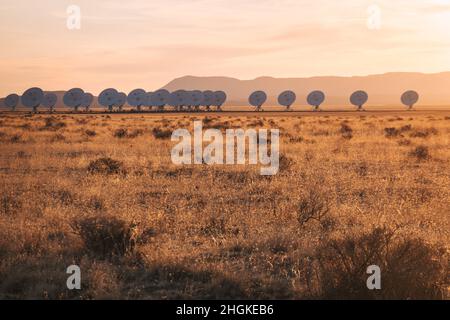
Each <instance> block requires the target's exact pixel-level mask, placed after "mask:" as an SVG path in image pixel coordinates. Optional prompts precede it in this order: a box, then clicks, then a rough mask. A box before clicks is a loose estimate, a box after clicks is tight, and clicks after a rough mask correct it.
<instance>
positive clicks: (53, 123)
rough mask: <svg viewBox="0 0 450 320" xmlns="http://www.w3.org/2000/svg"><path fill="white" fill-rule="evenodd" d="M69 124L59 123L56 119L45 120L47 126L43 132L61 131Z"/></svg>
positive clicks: (43, 128)
mask: <svg viewBox="0 0 450 320" xmlns="http://www.w3.org/2000/svg"><path fill="white" fill-rule="evenodd" d="M66 126H67V124H66V123H65V122H63V121H58V119H57V118H55V117H49V118H45V124H44V126H43V127H42V128H41V130H49V131H57V130H59V129H62V128H65V127H66Z"/></svg>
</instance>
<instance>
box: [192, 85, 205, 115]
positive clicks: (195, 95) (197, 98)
mask: <svg viewBox="0 0 450 320" xmlns="http://www.w3.org/2000/svg"><path fill="white" fill-rule="evenodd" d="M189 93H190V96H191V99H190V100H191V104H192V106H193V107H194V108H195V109H196V110H198V109H199V108H200V106H201V105H202V104H203V99H204V97H203V92H201V91H200V90H194V91H191V92H189Z"/></svg>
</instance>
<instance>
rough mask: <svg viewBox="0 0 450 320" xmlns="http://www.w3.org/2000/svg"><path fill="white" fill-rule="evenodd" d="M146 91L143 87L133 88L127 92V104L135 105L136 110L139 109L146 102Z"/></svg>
mask: <svg viewBox="0 0 450 320" xmlns="http://www.w3.org/2000/svg"><path fill="white" fill-rule="evenodd" d="M146 100H147V92H145V90H143V89H134V90H133V91H131V92H130V93H129V94H128V98H127V101H128V104H129V105H130V106H133V107H136V108H137V110H138V111H141V106H143V105H145V104H146Z"/></svg>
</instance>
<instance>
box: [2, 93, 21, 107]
mask: <svg viewBox="0 0 450 320" xmlns="http://www.w3.org/2000/svg"><path fill="white" fill-rule="evenodd" d="M19 100H20V97H19V96H18V95H17V94H15V93H13V94H10V95H9V96H7V97H6V98H5V105H6V106H7V107H8V108H11V110H12V111H15V110H16V107H17V104H18V103H19Z"/></svg>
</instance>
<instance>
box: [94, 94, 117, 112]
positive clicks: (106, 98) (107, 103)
mask: <svg viewBox="0 0 450 320" xmlns="http://www.w3.org/2000/svg"><path fill="white" fill-rule="evenodd" d="M118 94H119V92H117V90H116V89H113V88H109V89H105V90H103V91H102V92H101V93H100V95H99V96H98V102H99V103H100V104H101V105H102V106H104V107H105V108H108V110H109V111H110V112H111V111H112V108H113V106H114V104H115V103H116V99H117V95H118Z"/></svg>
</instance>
